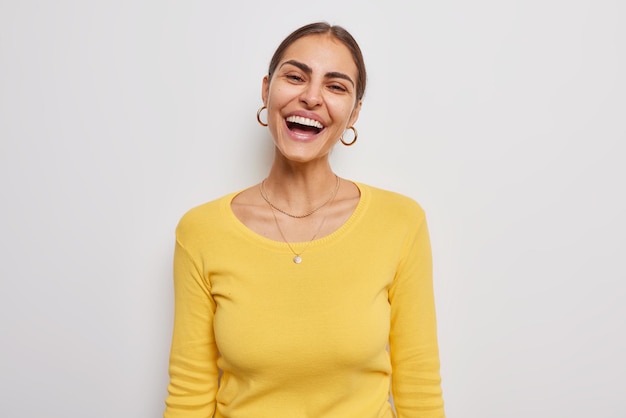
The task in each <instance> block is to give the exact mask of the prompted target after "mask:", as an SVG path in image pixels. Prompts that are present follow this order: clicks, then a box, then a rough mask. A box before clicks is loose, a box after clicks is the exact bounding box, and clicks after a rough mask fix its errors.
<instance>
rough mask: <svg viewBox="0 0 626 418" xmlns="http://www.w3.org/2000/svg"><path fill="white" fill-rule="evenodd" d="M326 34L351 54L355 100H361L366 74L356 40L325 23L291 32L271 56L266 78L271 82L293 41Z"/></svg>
mask: <svg viewBox="0 0 626 418" xmlns="http://www.w3.org/2000/svg"><path fill="white" fill-rule="evenodd" d="M324 34H328V35H330V36H332V37H333V38H335V39H337V40H338V41H340V42H341V43H342V44H344V45H345V46H346V47H347V48H348V49H349V50H350V53H351V54H352V59H354V63H355V64H356V68H357V70H358V76H357V77H358V78H357V80H356V99H357V101H358V100H361V99H362V98H363V95H364V94H365V84H366V82H367V73H366V71H365V61H364V60H363V53H362V52H361V48H359V44H357V42H356V40H355V39H354V38H353V37H352V35H350V33H349V32H348V31H347V30H345V29H344V28H343V27H341V26H337V25H330V24H328V23H326V22H316V23H310V24H308V25H305V26H302V27H301V28H298V29H296V30H295V31H293V32H292V33H291V34H290V35H289V36H287V37H286V38H285V39H284V40H283V41H282V42H281V43H280V45H278V48H276V51H275V52H274V55H273V56H272V60H271V61H270V66H269V69H268V71H267V75H268V78H269V79H270V80H271V79H272V75H273V74H274V71H275V70H276V66H277V65H278V63H279V62H280V60H281V59H282V58H283V55H284V53H285V50H286V49H287V48H288V47H289V46H290V45H291V44H292V43H294V42H295V41H297V40H298V39H300V38H303V37H305V36H308V35H324Z"/></svg>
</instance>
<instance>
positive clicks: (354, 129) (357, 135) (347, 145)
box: [339, 126, 359, 147]
mask: <svg viewBox="0 0 626 418" xmlns="http://www.w3.org/2000/svg"><path fill="white" fill-rule="evenodd" d="M348 129H352V132H354V139H353V140H352V142H346V141H344V140H343V135H341V137H340V138H339V140H340V141H341V143H342V144H343V145H345V146H346V147H351V146H352V145H354V143H355V142H356V140H357V138H358V137H359V133H358V132H357V131H356V128H355V127H354V126H349V127H348Z"/></svg>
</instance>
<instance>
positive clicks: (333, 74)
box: [280, 60, 354, 87]
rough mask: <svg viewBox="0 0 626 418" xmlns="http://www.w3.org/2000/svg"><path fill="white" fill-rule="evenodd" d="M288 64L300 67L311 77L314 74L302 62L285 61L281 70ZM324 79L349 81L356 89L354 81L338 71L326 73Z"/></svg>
mask: <svg viewBox="0 0 626 418" xmlns="http://www.w3.org/2000/svg"><path fill="white" fill-rule="evenodd" d="M286 64H290V65H293V66H294V67H298V68H299V69H301V70H302V71H304V72H305V73H307V75H310V74H311V73H312V72H313V69H311V67H309V66H308V65H306V64H305V63H303V62H300V61H296V60H289V61H285V62H283V63H282V64H281V65H280V66H281V68H282V66H283V65H286ZM324 77H326V78H341V79H344V80H347V81H349V82H350V84H352V87H354V81H352V79H351V78H350V76H348V75H347V74H344V73H340V72H338V71H331V72H328V73H326V74H325V75H324Z"/></svg>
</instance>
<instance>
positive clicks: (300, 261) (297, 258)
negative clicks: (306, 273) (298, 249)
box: [293, 255, 302, 264]
mask: <svg viewBox="0 0 626 418" xmlns="http://www.w3.org/2000/svg"><path fill="white" fill-rule="evenodd" d="M293 262H294V263H296V264H300V263H302V257H300V256H299V255H296V256H295V257H294V258H293Z"/></svg>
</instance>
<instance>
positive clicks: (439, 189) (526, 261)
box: [0, 0, 626, 418]
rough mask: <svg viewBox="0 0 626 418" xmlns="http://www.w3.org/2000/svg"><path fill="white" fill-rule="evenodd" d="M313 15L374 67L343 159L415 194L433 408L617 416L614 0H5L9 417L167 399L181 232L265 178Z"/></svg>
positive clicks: (619, 20)
mask: <svg viewBox="0 0 626 418" xmlns="http://www.w3.org/2000/svg"><path fill="white" fill-rule="evenodd" d="M317 20H326V21H329V22H330V23H334V24H341V25H343V26H344V27H346V28H347V29H348V30H350V31H351V32H352V33H353V35H354V36H355V37H356V38H357V40H358V41H359V42H360V44H361V47H362V49H363V51H364V54H365V58H366V63H367V65H368V70H369V83H370V84H369V86H368V91H367V92H366V97H365V103H364V107H363V111H362V112H361V117H360V120H359V121H358V123H357V125H356V126H357V128H358V130H359V140H358V143H357V144H356V146H354V147H352V148H349V149H348V148H344V147H341V146H339V147H337V149H336V150H335V151H334V153H333V157H332V159H333V163H334V167H335V169H336V171H337V172H338V173H339V174H340V175H342V176H344V177H348V178H352V179H355V180H359V181H362V182H366V183H370V184H372V185H374V186H378V187H383V188H387V189H391V190H395V191H398V192H401V193H404V194H407V195H409V196H411V197H413V198H415V199H416V200H418V201H419V202H420V203H421V204H422V206H423V207H424V208H425V210H426V211H427V214H428V218H429V223H430V229H431V235H432V242H433V251H434V261H435V273H436V275H435V286H436V297H437V305H438V318H439V334H440V347H441V360H442V377H443V389H444V395H445V400H446V408H447V414H448V417H449V418H452V417H458V418H528V417H546V418H555V417H564V418H572V417H581V418H582V417H585V418H588V417H593V418H595V417H602V418H618V417H620V418H621V417H624V416H626V383H625V376H626V361H625V359H624V357H625V354H626V343H625V337H624V333H625V331H626V304H624V299H625V297H626V285H625V280H626V269H625V267H624V262H625V257H624V255H625V250H626V242H625V238H624V237H625V235H626V221H625V220H624V215H625V214H626V203H625V192H624V189H625V184H624V183H625V180H626V168H625V167H624V159H625V158H624V157H625V152H624V149H625V145H624V142H625V141H626V123H625V119H626V82H625V78H626V77H625V76H624V74H626V24H625V23H624V22H626V6H625V3H624V2H623V1H621V0H614V1H610V0H573V1H558V0H542V1H535V0H525V1H524V0H509V1H496V0H478V1H471V2H470V1H461V0H456V1H454V0H453V1H437V2H434V1H432V2H423V1H421V2H409V1H407V2H402V1H397V0H387V1H379V2H366V1H362V0H358V1H357V0H352V1H341V2H339V1H335V0H318V1H315V2H304V3H302V2H292V1H289V2H288V1H283V0H275V1H254V2H253V1H229V2H223V4H220V3H219V2H209V1H202V2H201V1H194V2H191V1H176V2H174V1H169V2H168V1H162V0H161V1H154V0H153V1H147V0H145V1H138V0H133V1H129V0H126V1H120V0H113V1H111V0H109V1H106V2H105V1H78V0H76V1H69V0H63V1H61V0H59V1H54V2H52V1H34V0H19V1H17V0H16V1H6V0H2V1H0V60H1V61H0V140H1V142H0V193H1V199H2V201H1V206H0V214H1V216H0V257H1V262H0V279H1V284H0V314H1V316H0V332H1V335H2V340H1V344H0V386H1V387H0V415H1V416H2V417H3V418H17V417H19V418H32V417H46V418H47V417H54V418H57V417H58V418H68V417H76V418H85V417H87V418H100V417H102V418H104V417H106V418H152V417H158V416H160V415H161V413H162V409H163V399H164V397H165V393H166V385H167V358H168V350H169V342H170V335H171V325H172V317H171V316H172V283H171V256H172V249H173V232H174V228H175V226H176V223H177V221H178V219H179V218H180V216H182V214H183V213H184V212H185V211H186V210H187V209H189V208H191V207H192V206H195V205H197V204H200V203H203V202H205V201H208V200H212V199H214V198H217V197H219V196H221V195H223V194H225V193H227V192H230V191H234V190H238V189H241V188H244V187H246V186H248V185H251V184H253V183H256V182H257V181H259V180H260V179H262V178H263V177H264V176H265V175H266V173H267V169H268V167H269V163H270V158H271V144H270V139H269V137H268V134H267V132H266V131H265V130H264V129H263V128H261V127H259V126H258V125H257V123H256V120H255V113H256V110H257V108H258V107H259V106H260V105H261V99H260V92H261V79H262V77H263V75H264V74H265V71H266V67H267V64H268V63H269V59H270V56H271V54H272V53H273V51H274V49H275V47H276V46H277V45H278V43H279V42H280V41H281V40H282V38H283V37H284V36H286V35H287V34H288V33H289V32H291V30H293V29H295V28H297V27H298V26H300V25H302V24H305V23H309V22H312V21H317ZM316 418H317V417H316Z"/></svg>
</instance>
